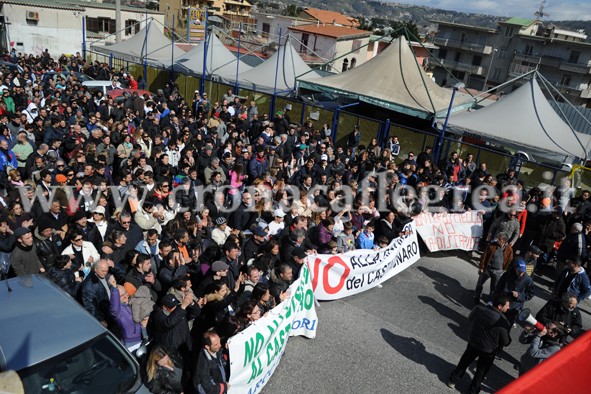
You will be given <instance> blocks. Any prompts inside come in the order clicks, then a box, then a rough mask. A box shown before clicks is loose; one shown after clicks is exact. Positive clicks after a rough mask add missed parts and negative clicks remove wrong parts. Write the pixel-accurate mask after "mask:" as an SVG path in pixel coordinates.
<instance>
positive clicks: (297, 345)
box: [263, 252, 591, 394]
mask: <svg viewBox="0 0 591 394" xmlns="http://www.w3.org/2000/svg"><path fill="white" fill-rule="evenodd" d="M477 258H478V255H477V254H474V255H473V256H472V257H470V256H469V255H468V254H467V253H465V252H459V253H453V254H452V253H441V252H440V253H436V254H430V255H429V257H423V258H421V259H420V260H419V261H418V262H417V263H416V264H415V265H413V266H412V267H410V268H409V269H407V270H406V271H404V272H402V273H400V274H398V275H397V276H395V277H394V278H392V279H390V280H389V281H387V282H386V283H384V284H383V288H381V289H378V288H374V289H372V290H369V291H366V292H364V293H361V294H358V295H355V296H352V297H348V298H345V299H342V300H338V301H331V302H322V303H321V304H320V307H319V308H318V309H317V313H318V318H319V326H318V334H317V337H316V338H315V339H313V340H310V339H305V338H301V337H292V338H290V340H289V342H288V344H287V348H286V352H285V354H284V356H283V359H282V361H281V363H280V365H279V366H278V367H277V370H276V371H275V374H274V375H273V377H272V378H271V380H270V382H269V383H268V384H267V386H266V387H265V388H264V390H263V392H264V393H266V394H269V393H281V394H289V393H294V394H295V393H298V394H300V393H323V394H324V393H384V392H388V393H407V394H408V393H421V394H427V393H445V392H448V393H454V392H456V391H457V390H459V391H460V392H466V391H467V388H468V385H469V384H470V379H471V376H472V374H473V373H474V366H471V367H470V369H469V374H468V375H469V376H465V377H464V379H463V380H462V381H461V382H460V383H458V385H457V386H456V390H452V389H449V388H448V387H447V386H446V385H445V382H446V381H447V377H448V376H449V374H450V373H451V371H452V370H453V369H454V367H455V365H456V364H457V362H458V361H459V359H460V356H461V355H462V353H463V352H464V350H465V348H466V340H467V338H468V333H469V330H470V325H469V321H468V314H469V312H470V310H471V308H472V307H473V306H474V303H473V289H474V287H475V286H476V280H477V276H478V270H477V266H476V262H477ZM534 280H535V282H536V296H535V297H534V299H532V300H531V301H529V302H527V303H526V307H528V308H530V309H531V310H532V312H533V313H534V314H535V313H536V312H537V311H538V310H539V309H540V308H541V307H542V306H543V305H544V304H545V300H547V299H548V296H549V292H548V285H549V284H550V283H551V282H549V281H548V277H547V276H542V277H540V276H537V275H536V276H535V277H534ZM488 284H489V283H488V282H487V284H486V285H485V288H484V292H483V293H484V294H486V293H487V291H488ZM581 310H582V315H583V326H584V327H585V328H589V327H591V314H590V313H589V311H591V301H585V302H584V303H583V304H582V305H581ZM520 333H521V329H520V328H519V327H518V328H517V329H513V330H512V332H511V337H512V338H513V342H512V344H511V345H510V346H509V347H508V348H506V350H505V352H503V353H502V354H501V358H502V359H501V360H496V361H495V363H494V365H493V367H492V369H491V370H490V372H489V373H488V375H487V377H486V379H485V381H484V384H483V389H482V392H484V393H492V392H495V391H497V390H499V389H500V388H502V387H503V386H505V385H506V384H507V383H509V382H511V381H512V380H513V379H515V378H516V377H517V371H516V370H515V369H514V368H513V365H514V364H515V363H517V362H518V360H519V359H520V357H521V355H522V354H523V353H524V352H525V351H526V349H527V345H522V344H520V343H519V342H518V337H519V334H520Z"/></svg>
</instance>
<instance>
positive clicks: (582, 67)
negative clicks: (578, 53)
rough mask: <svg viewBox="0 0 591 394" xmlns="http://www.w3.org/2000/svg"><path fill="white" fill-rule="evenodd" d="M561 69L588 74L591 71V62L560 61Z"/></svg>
mask: <svg viewBox="0 0 591 394" xmlns="http://www.w3.org/2000/svg"><path fill="white" fill-rule="evenodd" d="M559 68H560V69H561V70H562V71H568V72H572V73H576V74H589V73H590V72H591V64H589V62H587V63H569V62H562V63H560V67H559Z"/></svg>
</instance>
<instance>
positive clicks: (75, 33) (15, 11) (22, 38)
mask: <svg viewBox="0 0 591 394" xmlns="http://www.w3.org/2000/svg"><path fill="white" fill-rule="evenodd" d="M27 11H35V12H39V22H38V23H37V26H34V25H30V24H29V23H28V22H27V19H26V15H27ZM3 13H4V15H5V16H6V18H7V19H8V22H9V23H10V25H8V41H9V42H8V44H9V47H10V43H11V42H14V44H15V46H16V49H17V50H18V51H22V52H27V53H34V54H39V53H41V52H42V51H44V50H45V49H49V52H50V53H52V54H61V53H68V54H75V53H76V52H81V51H82V17H83V16H82V13H81V12H77V11H73V10H57V9H51V8H43V9H41V8H39V7H32V6H25V5H17V4H8V3H4V7H3ZM17 43H22V46H21V45H18V46H17Z"/></svg>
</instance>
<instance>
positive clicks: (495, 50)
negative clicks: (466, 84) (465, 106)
mask: <svg viewBox="0 0 591 394" xmlns="http://www.w3.org/2000/svg"><path fill="white" fill-rule="evenodd" d="M497 51H498V50H497V49H493V53H492V56H491V57H490V63H489V64H488V70H486V78H484V87H483V88H482V90H484V91H486V83H487V82H488V76H489V75H490V69H491V68H492V64H493V60H494V58H495V53H497Z"/></svg>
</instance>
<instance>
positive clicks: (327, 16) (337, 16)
mask: <svg viewBox="0 0 591 394" xmlns="http://www.w3.org/2000/svg"><path fill="white" fill-rule="evenodd" d="M302 13H303V14H308V15H310V17H312V18H313V19H316V20H317V21H319V22H320V23H331V24H335V25H342V26H349V27H358V26H359V21H358V20H357V19H355V18H352V17H350V16H347V15H343V14H341V13H340V12H335V11H327V10H321V9H318V8H311V7H307V8H304V10H303V11H302Z"/></svg>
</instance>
